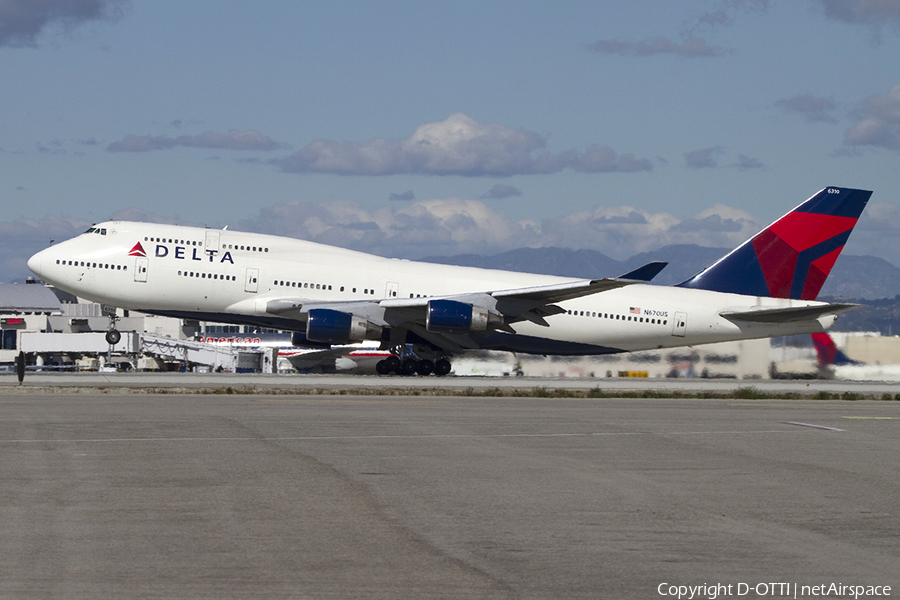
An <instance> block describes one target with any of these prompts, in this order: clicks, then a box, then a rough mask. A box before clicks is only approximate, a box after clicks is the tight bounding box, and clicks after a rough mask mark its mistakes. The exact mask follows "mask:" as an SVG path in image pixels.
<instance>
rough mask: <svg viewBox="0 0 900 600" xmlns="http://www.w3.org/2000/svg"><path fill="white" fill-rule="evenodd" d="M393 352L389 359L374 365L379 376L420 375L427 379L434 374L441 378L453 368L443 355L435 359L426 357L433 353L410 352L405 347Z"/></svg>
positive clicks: (420, 350) (423, 351) (416, 350)
mask: <svg viewBox="0 0 900 600" xmlns="http://www.w3.org/2000/svg"><path fill="white" fill-rule="evenodd" d="M393 352H394V353H393V354H391V355H390V356H389V357H387V358H385V359H384V360H380V361H378V363H377V364H376V365H375V371H377V372H378V374H379V375H389V374H391V373H396V374H397V375H421V376H422V377H427V376H428V375H431V374H432V373H434V374H435V375H437V376H438V377H442V376H444V375H446V374H448V373H449V372H450V370H451V369H452V368H453V366H452V365H451V364H450V361H449V360H448V359H447V357H445V356H443V355H436V358H435V357H430V356H428V355H429V354H435V353H434V352H429V351H426V350H422V349H418V348H416V349H415V351H410V350H409V348H407V347H405V346H401V347H399V348H394V349H393Z"/></svg>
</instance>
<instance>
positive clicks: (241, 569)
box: [0, 377, 900, 599]
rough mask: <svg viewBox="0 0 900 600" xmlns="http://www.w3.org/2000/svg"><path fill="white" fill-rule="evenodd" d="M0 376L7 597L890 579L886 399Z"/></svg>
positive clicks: (654, 588)
mask: <svg viewBox="0 0 900 600" xmlns="http://www.w3.org/2000/svg"><path fill="white" fill-rule="evenodd" d="M35 379H37V377H34V378H31V377H29V378H28V379H26V383H29V380H30V381H31V382H33V381H34V380H35ZM401 381H402V380H401ZM407 381H408V380H407ZM444 381H449V380H444ZM4 382H5V383H4V386H3V388H2V390H0V391H2V392H3V393H0V452H2V461H0V481H2V482H3V485H2V487H0V597H2V598H98V597H109V598H113V597H115V598H151V597H152V598H528V599H530V598H592V599H593V598H651V597H662V596H660V594H659V593H658V589H659V585H660V584H663V583H666V584H667V585H703V584H716V583H722V584H725V585H728V584H731V585H734V586H736V585H737V584H738V583H746V584H749V585H750V586H751V587H752V586H755V585H757V584H758V583H761V582H788V583H797V584H799V585H820V584H823V583H824V584H829V583H832V582H833V583H842V584H848V585H849V584H854V585H872V586H875V585H880V586H884V585H890V586H892V587H893V590H894V593H896V591H897V590H900V570H898V568H897V567H898V556H900V514H898V503H897V498H898V497H900V481H898V473H900V468H898V466H900V458H898V457H900V402H893V401H856V402H851V401H816V400H734V399H729V400H717V399H705V400H697V399H690V400H686V399H549V398H484V397H460V396H452V395H451V396H413V395H406V396H374V395H332V394H329V395H266V394H236V395H213V394H182V393H158V394H136V393H127V392H123V391H119V390H118V389H116V388H112V387H97V388H95V389H80V390H78V391H77V393H70V392H69V391H67V389H66V388H64V387H57V388H54V386H52V385H45V386H44V387H40V388H33V389H32V391H31V392H30V393H29V392H28V391H27V390H19V389H17V388H14V387H11V386H9V385H6V383H8V382H6V380H4ZM732 383H733V382H732ZM31 385H37V384H36V383H31ZM117 385H118V384H117ZM25 387H28V386H27V385H26V386H25ZM663 589H664V590H665V589H666V588H663ZM733 589H735V590H736V589H737V588H736V587H735V588H733ZM760 589H762V588H760ZM735 596H736V593H735ZM772 596H775V597H777V596H776V595H774V594H772V593H771V592H770V593H769V594H768V596H767V597H772ZM742 597H744V598H754V597H757V596H755V595H754V593H752V592H751V593H750V594H747V595H744V596H742Z"/></svg>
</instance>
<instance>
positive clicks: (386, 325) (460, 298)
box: [266, 267, 661, 352]
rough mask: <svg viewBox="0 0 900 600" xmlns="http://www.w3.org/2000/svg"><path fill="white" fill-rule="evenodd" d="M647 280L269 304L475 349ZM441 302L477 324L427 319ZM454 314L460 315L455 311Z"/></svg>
mask: <svg viewBox="0 0 900 600" xmlns="http://www.w3.org/2000/svg"><path fill="white" fill-rule="evenodd" d="M659 269H661V267H659ZM656 272H659V271H658V270H657V271H656ZM643 281H644V279H622V278H608V279H578V280H572V281H566V282H563V283H556V284H550V285H542V286H533V287H524V288H514V289H504V290H494V291H486V292H475V293H468V294H449V295H444V296H430V297H420V298H384V299H372V300H348V301H321V300H308V299H304V298H278V299H272V300H269V301H268V302H267V304H266V312H268V313H270V314H275V315H278V316H281V317H286V318H292V319H296V320H298V321H300V322H304V321H307V320H308V318H309V314H310V311H316V310H324V311H336V312H338V313H346V314H348V315H352V316H353V317H354V318H356V319H358V320H365V321H366V322H367V323H368V324H369V325H373V326H376V327H380V328H382V329H389V330H390V336H389V337H390V341H389V342H385V343H387V344H389V347H390V346H394V345H397V344H398V343H403V340H405V337H406V332H407V331H412V332H414V333H415V334H417V335H418V336H419V337H421V338H423V339H425V340H427V341H429V342H431V343H432V344H434V345H435V346H438V347H440V348H445V349H447V350H450V351H452V352H460V351H462V350H463V349H465V348H476V347H477V343H476V341H475V340H477V339H478V338H480V337H482V336H484V335H488V334H490V333H492V332H493V331H494V330H501V331H507V332H510V333H515V330H514V329H512V327H511V324H513V323H517V322H521V321H531V322H533V323H536V324H538V325H541V326H544V327H549V325H550V324H549V323H548V322H547V321H546V319H545V317H548V316H551V315H557V314H561V313H563V312H565V309H563V308H561V307H559V306H557V305H556V304H555V303H556V302H562V301H564V300H571V299H573V298H580V297H582V296H588V295H591V294H597V293H600V292H605V291H609V290H614V289H617V288H621V287H624V286H627V285H633V284H635V283H642V282H643ZM438 305H440V306H442V307H449V309H450V310H451V311H460V313H464V312H465V311H468V313H467V314H468V317H463V318H468V319H469V320H470V321H471V323H476V324H474V325H472V326H471V327H469V326H468V325H466V326H465V327H458V328H457V327H443V328H442V327H437V326H434V321H433V320H432V321H431V323H429V319H434V316H433V311H434V310H435V307H436V306H438ZM473 315H475V316H474V317H473ZM455 316H457V315H456V314H454V317H455ZM307 335H308V334H307ZM368 339H372V338H371V337H369V338H368Z"/></svg>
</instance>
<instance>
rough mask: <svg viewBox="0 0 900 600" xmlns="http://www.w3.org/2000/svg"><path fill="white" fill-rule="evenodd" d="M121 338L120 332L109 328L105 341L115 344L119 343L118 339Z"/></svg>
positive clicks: (111, 344)
mask: <svg viewBox="0 0 900 600" xmlns="http://www.w3.org/2000/svg"><path fill="white" fill-rule="evenodd" d="M121 339H122V334H121V333H119V332H118V330H116V329H110V330H109V331H107V332H106V343H107V344H109V345H110V346H115V345H116V344H118V343H119V340H121Z"/></svg>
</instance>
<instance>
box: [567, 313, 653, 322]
mask: <svg viewBox="0 0 900 600" xmlns="http://www.w3.org/2000/svg"><path fill="white" fill-rule="evenodd" d="M566 312H567V314H570V315H573V316H575V317H598V318H600V319H614V320H616V321H634V322H636V323H649V324H651V325H667V324H668V323H669V320H668V319H650V318H647V317H635V316H633V315H622V314H619V315H617V314H615V313H598V312H591V311H589V310H570V311H566Z"/></svg>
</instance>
